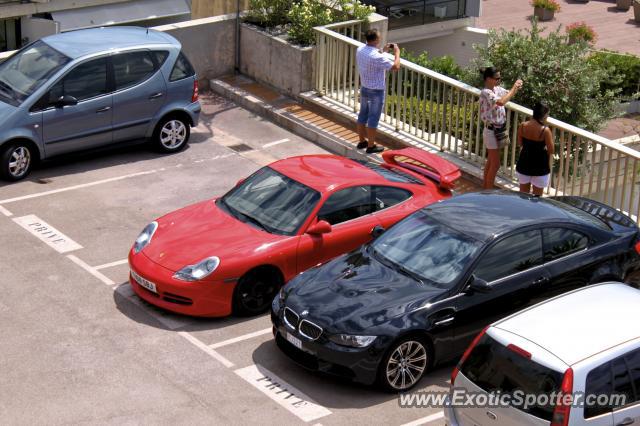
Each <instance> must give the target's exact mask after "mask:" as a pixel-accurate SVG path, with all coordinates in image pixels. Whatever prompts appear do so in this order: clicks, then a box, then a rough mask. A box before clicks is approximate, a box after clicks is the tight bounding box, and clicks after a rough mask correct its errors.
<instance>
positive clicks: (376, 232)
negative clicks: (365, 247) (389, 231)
mask: <svg viewBox="0 0 640 426" xmlns="http://www.w3.org/2000/svg"><path fill="white" fill-rule="evenodd" d="M384 231H386V229H384V228H383V227H382V226H380V225H376V226H374V227H373V229H372V230H371V236H372V237H373V238H378V237H379V236H380V235H382V234H384Z"/></svg>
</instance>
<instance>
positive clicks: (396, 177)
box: [353, 160, 424, 185]
mask: <svg viewBox="0 0 640 426" xmlns="http://www.w3.org/2000/svg"><path fill="white" fill-rule="evenodd" d="M353 161H355V162H356V163H358V164H362V165H363V166H365V167H366V168H368V169H371V170H373V171H374V172H376V173H378V174H379V175H380V176H382V177H383V178H385V179H386V180H388V181H389V182H399V183H416V184H418V185H424V183H422V181H421V180H420V179H418V178H415V177H413V176H412V175H410V174H409V173H405V172H403V171H402V170H398V169H393V170H391V169H387V168H384V167H382V166H381V165H379V164H376V163H374V162H371V161H366V160H353Z"/></svg>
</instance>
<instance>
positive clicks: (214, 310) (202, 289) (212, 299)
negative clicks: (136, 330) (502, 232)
mask: <svg viewBox="0 0 640 426" xmlns="http://www.w3.org/2000/svg"><path fill="white" fill-rule="evenodd" d="M129 266H130V268H131V270H132V271H133V272H135V273H136V274H138V275H139V276H140V277H142V278H143V279H145V280H148V281H150V282H152V283H153V284H155V287H156V291H157V293H154V292H153V291H151V290H148V289H146V288H145V287H143V286H142V285H140V283H138V282H137V281H136V279H135V277H134V276H133V275H132V274H129V282H130V283H131V287H132V288H133V291H135V292H136V294H137V295H138V296H139V297H140V298H141V299H144V300H145V301H147V302H149V303H151V304H152V305H155V306H158V307H160V308H163V309H166V310H168V311H172V312H177V313H180V314H185V315H192V316H199V317H222V316H227V315H230V314H231V300H232V298H233V290H234V288H235V285H236V283H235V282H227V283H225V282H223V281H195V282H185V281H180V280H177V279H175V278H173V274H174V272H173V271H171V270H169V269H166V268H164V267H162V266H160V265H158V264H157V263H155V262H153V261H151V260H150V259H149V258H148V257H147V256H145V255H144V253H138V254H133V252H130V253H129Z"/></svg>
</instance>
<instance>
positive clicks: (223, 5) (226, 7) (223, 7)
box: [191, 0, 249, 19]
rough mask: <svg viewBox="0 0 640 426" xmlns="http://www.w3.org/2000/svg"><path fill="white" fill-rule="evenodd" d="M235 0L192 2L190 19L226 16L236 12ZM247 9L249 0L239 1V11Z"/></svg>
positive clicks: (198, 0)
mask: <svg viewBox="0 0 640 426" xmlns="http://www.w3.org/2000/svg"><path fill="white" fill-rule="evenodd" d="M237 6H238V2H237V0H192V2H191V17H192V18H193V19H198V18H207V17H209V16H218V15H226V14H228V13H236V12H237ZM248 8H249V0H240V10H246V9H248Z"/></svg>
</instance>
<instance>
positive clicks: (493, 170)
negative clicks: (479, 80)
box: [480, 67, 522, 189]
mask: <svg viewBox="0 0 640 426" xmlns="http://www.w3.org/2000/svg"><path fill="white" fill-rule="evenodd" d="M482 77H483V79H484V89H482V92H481V93H480V119H481V120H482V121H483V122H484V130H483V132H482V139H483V140H484V146H485V147H486V148H487V162H486V163H485V165H484V182H483V185H482V186H483V188H484V189H492V188H493V187H494V181H495V179H496V174H497V173H498V169H499V168H500V150H499V148H498V141H497V139H496V136H495V133H494V130H495V129H496V128H501V127H503V126H505V125H506V123H507V111H506V110H505V108H504V105H505V104H506V103H507V102H509V101H510V100H511V98H513V97H514V96H515V94H516V93H517V92H518V90H519V89H520V88H521V87H522V80H517V81H516V82H515V83H514V84H513V87H512V88H511V90H507V89H505V88H503V87H501V86H500V82H501V81H502V76H501V75H500V71H498V70H496V69H495V68H493V67H488V68H485V69H484V70H482Z"/></svg>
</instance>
